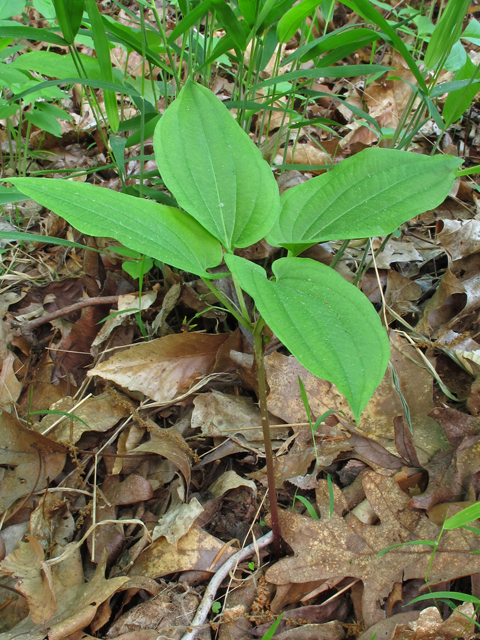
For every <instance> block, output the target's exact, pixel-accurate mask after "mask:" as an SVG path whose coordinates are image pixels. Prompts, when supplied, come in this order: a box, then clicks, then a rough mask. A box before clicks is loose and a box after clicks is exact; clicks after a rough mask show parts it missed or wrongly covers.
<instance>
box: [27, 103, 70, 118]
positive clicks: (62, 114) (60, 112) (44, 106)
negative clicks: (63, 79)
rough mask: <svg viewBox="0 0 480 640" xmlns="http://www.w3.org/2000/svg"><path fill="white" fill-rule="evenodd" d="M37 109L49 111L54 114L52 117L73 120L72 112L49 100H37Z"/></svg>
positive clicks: (49, 113) (50, 114)
mask: <svg viewBox="0 0 480 640" xmlns="http://www.w3.org/2000/svg"><path fill="white" fill-rule="evenodd" d="M35 109H40V111H44V112H45V113H48V115H49V116H52V118H57V119H58V120H73V116H72V115H71V114H70V113H67V112H66V111H65V110H64V109H60V107H56V106H55V105H54V104H50V103H49V102H37V103H35Z"/></svg>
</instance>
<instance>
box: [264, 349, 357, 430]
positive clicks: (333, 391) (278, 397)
mask: <svg viewBox="0 0 480 640" xmlns="http://www.w3.org/2000/svg"><path fill="white" fill-rule="evenodd" d="M265 371H266V375H267V382H268V386H269V388H270V393H269V394H268V398H267V403H268V410H269V411H270V413H273V415H275V416H278V417H279V418H281V419H282V420H285V422H288V423H296V422H306V421H307V414H306V412H305V406H304V404H303V401H302V397H301V395H300V387H299V384H298V376H300V378H301V379H302V382H303V385H304V387H305V391H306V392H307V397H308V402H309V405H310V410H311V412H312V414H313V415H315V416H317V417H318V416H321V415H322V414H323V413H325V412H326V411H328V410H330V409H337V410H342V411H343V412H344V413H345V414H346V416H347V418H348V419H349V420H352V421H353V415H352V413H351V411H350V408H349V406H348V403H347V401H346V400H345V398H344V396H342V395H341V394H340V393H339V392H338V391H337V388H336V387H335V386H334V385H333V384H331V383H330V382H327V381H326V380H321V379H320V378H317V377H316V376H314V375H312V374H311V373H310V372H309V371H307V370H306V369H305V367H302V365H301V364H300V363H299V362H298V360H297V359H296V358H294V357H293V356H284V355H282V354H280V353H278V352H275V353H272V355H270V356H267V357H266V358H265Z"/></svg>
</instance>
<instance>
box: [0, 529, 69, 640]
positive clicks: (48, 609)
mask: <svg viewBox="0 0 480 640" xmlns="http://www.w3.org/2000/svg"><path fill="white" fill-rule="evenodd" d="M0 570H1V571H2V572H3V573H6V574H7V575H9V576H12V577H13V578H18V582H17V584H16V585H15V588H16V589H17V590H18V591H20V593H22V594H23V595H24V596H25V598H26V600H27V602H28V608H29V609H30V617H31V620H32V622H34V623H35V624H40V625H42V624H44V623H45V622H48V620H50V618H51V617H52V616H53V614H54V613H55V611H56V608H57V605H56V602H55V595H54V593H53V587H52V576H51V573H50V567H49V566H48V565H47V564H46V562H45V560H44V555H43V549H42V545H41V544H40V542H39V541H38V540H37V539H36V538H34V537H33V536H28V537H27V542H20V544H19V546H18V549H16V550H15V551H13V552H12V553H10V554H9V555H8V556H7V557H6V558H5V559H4V560H2V562H1V563H0ZM0 637H1V636H0Z"/></svg>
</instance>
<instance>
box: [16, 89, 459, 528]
mask: <svg viewBox="0 0 480 640" xmlns="http://www.w3.org/2000/svg"><path fill="white" fill-rule="evenodd" d="M154 147H155V155H156V160H157V164H158V167H159V170H160V174H161V176H162V179H163V180H164V182H165V184H166V185H167V187H168V188H169V189H170V191H171V192H172V193H173V194H174V196H175V197H176V200H177V202H178V204H179V206H180V207H182V209H183V210H182V209H176V208H173V207H169V206H165V205H160V204H158V203H156V202H153V201H150V200H140V199H138V198H134V197H131V196H128V195H126V194H123V193H117V192H113V191H108V190H106V189H101V188H98V187H95V186H93V185H90V184H85V183H82V184H80V183H77V182H69V181H62V180H51V179H50V180H48V179H41V178H16V179H13V180H11V182H13V183H14V185H15V186H16V187H17V188H18V189H19V190H20V191H21V192H22V193H24V194H25V195H27V196H29V197H31V198H32V199H34V200H36V201H37V202H39V203H40V204H42V205H43V206H45V207H48V208H49V209H51V210H52V211H54V212H55V213H57V214H58V215H60V216H62V217H64V218H65V219H66V220H67V221H68V222H70V223H71V224H72V225H73V226H74V227H76V228H77V229H78V230H79V231H81V232H83V233H87V234H89V235H93V236H108V237H113V238H115V239H117V240H118V241H120V242H121V243H122V244H124V245H125V246H126V247H128V248H130V249H133V250H134V251H138V252H139V253H141V254H143V255H146V256H149V257H151V258H154V259H157V260H160V261H162V262H166V263H168V264H170V265H172V266H174V267H177V268H179V269H183V270H185V271H187V272H190V273H194V274H196V275H198V276H200V277H202V278H203V279H204V281H205V283H206V284H207V285H208V286H209V288H210V289H211V290H212V292H214V293H215V294H216V296H217V297H218V298H219V299H220V300H221V302H222V303H223V304H224V305H225V307H226V308H227V309H228V310H229V311H230V312H231V313H232V314H233V315H234V316H235V318H237V320H238V322H239V323H240V324H242V325H243V326H244V327H245V328H246V329H247V330H248V331H250V332H251V333H252V334H253V337H254V349H255V360H256V365H257V371H258V382H259V404H260V411H261V417H262V426H263V429H264V437H265V450H266V458H267V474H268V478H269V487H270V499H271V507H272V520H273V521H274V525H273V528H274V531H275V527H276V534H277V536H278V525H275V517H274V514H275V513H276V503H275V483H274V475H273V455H272V451H271V443H270V433H269V427H268V412H267V406H266V389H265V372H264V365H263V348H264V332H263V330H264V326H265V323H268V325H269V327H270V328H271V330H272V331H273V332H274V333H275V334H276V335H277V336H278V337H279V338H280V340H282V342H283V343H284V344H285V345H286V346H287V348H288V349H289V350H290V351H291V352H292V353H293V355H295V356H296V358H297V359H298V360H299V361H300V362H301V363H302V364H303V365H304V366H305V367H306V368H307V369H308V370H310V371H311V372H312V373H313V374H315V375H317V376H319V377H321V378H324V379H326V380H329V381H330V382H333V383H335V384H336V385H337V387H338V389H339V391H340V392H341V393H343V394H344V395H345V396H346V398H347V400H348V402H349V404H350V407H351V409H352V412H353V414H354V416H355V418H356V419H358V417H359V416H360V413H361V412H362V410H363V408H364V407H365V406H366V404H367V402H368V401H369V399H370V397H371V395H372V393H373V392H374V390H375V389H376V387H377V386H378V385H379V384H380V381H381V380H382V377H383V375H384V373H385V369H386V366H387V363H388V359H389V343H388V338H387V335H386V333H385V330H384V329H383V327H382V325H381V322H380V319H379V317H378V315H377V313H376V312H375V310H374V308H373V307H372V305H371V304H370V302H369V301H368V300H367V298H366V297H365V296H364V295H363V294H362V293H361V292H360V291H359V290H358V289H357V288H356V287H354V286H353V285H351V284H350V283H348V282H346V281H345V280H344V279H343V278H342V277H341V276H340V275H339V274H338V273H336V272H335V271H334V270H333V269H331V268H330V267H327V266H326V265H324V264H321V263H319V262H316V261H314V260H311V259H307V258H299V257H297V256H298V255H299V254H300V253H301V252H302V251H304V250H305V249H306V248H308V247H310V246H312V245H314V244H316V243H318V242H321V241H326V240H330V239H337V238H346V239H349V238H359V237H366V236H378V235H386V234H389V233H392V232H393V231H394V230H395V229H396V228H397V227H398V226H399V225H400V224H402V223H403V222H405V221H406V220H409V219H410V218H412V217H413V216H415V215H418V214H419V213H421V212H423V211H425V210H427V209H432V208H434V207H435V206H437V205H439V204H440V203H441V202H442V201H443V200H444V198H445V197H446V196H447V195H448V193H449V191H450V189H451V186H452V184H453V181H454V179H455V176H456V171H457V169H458V168H459V166H460V165H461V163H462V161H461V160H459V159H458V158H455V157H452V156H434V157H428V156H421V155H417V154H411V153H406V152H401V151H396V150H391V149H380V148H371V149H367V150H365V151H363V152H361V153H359V154H357V155H356V156H354V157H351V158H349V159H347V160H344V161H343V162H341V163H340V164H339V165H338V166H336V167H335V168H334V169H332V170H331V171H330V172H329V173H326V174H323V175H321V176H319V177H317V178H314V179H312V180H310V181H308V182H306V183H304V184H301V185H299V186H296V187H294V188H292V189H290V190H289V191H287V192H286V193H284V194H283V195H282V198H279V194H278V188H277V185H276V182H275V179H274V176H273V174H272V171H271V169H270V167H269V166H268V164H267V163H266V162H265V161H264V160H263V159H262V156H261V153H260V151H259V150H258V149H257V147H256V146H255V145H254V144H253V143H252V141H251V140H250V138H249V137H248V135H247V134H246V133H245V132H244V131H243V130H242V129H241V128H240V127H239V126H238V124H237V123H236V122H235V120H234V119H233V118H232V117H231V115H230V114H229V112H228V110H227V109H225V107H224V106H223V105H222V103H221V102H220V101H219V100H218V99H217V98H216V97H215V96H214V95H213V94H212V93H211V92H210V91H209V90H208V89H206V88H205V87H203V86H201V85H199V84H196V83H194V82H193V81H191V80H189V81H188V82H187V84H186V85H185V87H184V88H183V89H182V91H181V93H180V94H179V97H178V98H177V99H176V100H175V101H174V102H173V103H172V104H171V105H170V107H169V108H168V109H167V110H166V112H165V114H164V115H163V116H162V118H161V119H160V121H159V123H158V125H157V128H156V131H155V136H154ZM264 237H266V238H267V240H268V241H269V242H270V244H273V245H274V246H277V247H283V248H285V249H287V250H288V256H287V257H284V258H280V259H278V260H276V261H274V262H273V265H272V273H273V277H269V274H267V272H266V271H265V269H263V268H262V267H260V266H259V265H257V264H255V263H253V262H249V261H248V260H245V259H243V258H241V257H238V256H236V255H234V250H235V249H237V248H242V247H247V246H249V245H252V244H254V243H255V242H257V241H259V240H261V239H262V238H264ZM223 250H224V251H225V255H224V256H223ZM222 257H224V258H225V262H226V265H227V267H228V269H229V270H230V272H231V274H232V278H233V283H234V285H235V288H236V292H237V297H238V305H237V304H236V303H234V302H232V301H230V300H228V299H226V298H225V296H224V295H223V294H222V293H221V292H220V291H219V290H218V289H217V288H216V287H215V286H214V285H213V283H212V279H213V278H217V277H221V275H225V274H221V275H220V276H219V275H218V274H217V275H216V276H212V274H211V273H209V271H208V269H209V268H211V267H216V266H218V265H219V264H221V262H222ZM243 292H246V293H247V294H249V295H250V296H251V297H252V298H253V300H254V301H255V304H256V307H257V314H256V315H255V316H254V317H250V315H249V313H248V311H247V305H246V303H245V300H244V293H243ZM277 540H278V537H277Z"/></svg>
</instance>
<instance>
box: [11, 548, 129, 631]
mask: <svg viewBox="0 0 480 640" xmlns="http://www.w3.org/2000/svg"><path fill="white" fill-rule="evenodd" d="M55 560H57V559H56V558H55ZM48 562H49V564H52V561H48ZM106 562H107V556H106V554H104V556H103V558H102V560H101V562H100V563H99V564H98V566H97V569H96V571H95V573H94V575H93V578H92V579H91V580H90V582H87V583H83V584H76V585H74V586H72V587H70V588H68V587H64V586H63V585H61V586H60V587H59V588H58V591H57V590H56V593H55V597H56V600H57V610H56V612H55V613H54V615H53V617H51V618H50V619H49V620H48V623H47V624H37V623H35V621H34V620H33V619H32V616H31V615H30V616H28V617H27V618H24V619H23V620H22V621H21V622H20V623H19V624H17V625H16V626H15V627H14V628H13V629H10V630H9V631H7V632H5V633H2V634H0V640H11V638H14V637H16V636H18V637H25V638H27V637H28V639H29V640H44V638H45V637H48V638H49V640H62V639H63V638H67V637H69V636H71V635H72V634H74V633H76V632H78V631H81V630H82V629H85V628H86V627H87V626H88V625H89V624H90V623H91V622H92V620H93V619H94V617H95V614H96V612H97V609H98V607H99V606H100V605H101V604H102V602H105V600H108V599H109V598H111V596H112V595H113V594H114V593H116V592H117V591H118V590H120V589H121V588H122V587H123V585H124V584H125V583H126V582H129V578H127V577H118V578H111V579H110V580H107V579H106V578H105V568H106ZM2 564H3V563H2Z"/></svg>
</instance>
